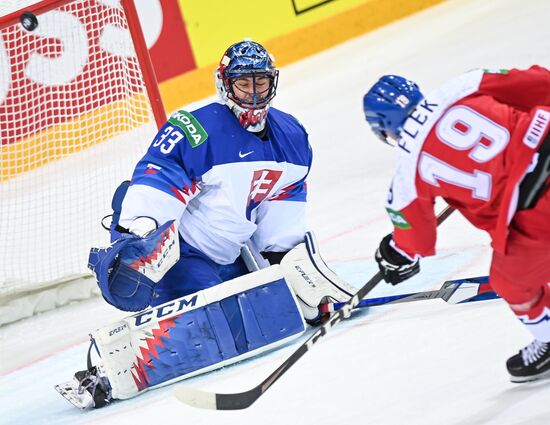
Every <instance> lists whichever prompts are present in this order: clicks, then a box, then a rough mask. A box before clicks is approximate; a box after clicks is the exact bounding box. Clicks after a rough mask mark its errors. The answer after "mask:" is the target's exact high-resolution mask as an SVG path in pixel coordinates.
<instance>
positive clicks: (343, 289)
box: [281, 232, 357, 323]
mask: <svg viewBox="0 0 550 425" xmlns="http://www.w3.org/2000/svg"><path fill="white" fill-rule="evenodd" d="M281 267H282V269H283V273H284V275H285V279H287V280H288V282H289V283H290V285H291V286H292V288H293V289H294V292H295V293H296V297H297V298H298V300H299V301H300V307H301V308H302V312H303V314H304V317H305V319H306V321H308V322H309V323H316V322H318V321H319V319H320V318H321V313H320V311H319V304H321V302H345V301H348V300H349V299H350V298H351V297H352V296H353V295H354V294H355V292H357V289H356V288H354V287H353V286H351V285H350V284H349V283H347V282H346V281H345V280H344V279H342V278H341V277H340V276H338V275H337V274H336V273H334V272H333V271H332V270H331V269H329V268H328V266H327V265H326V264H325V262H324V261H323V259H322V257H321V253H320V252H319V247H318V245H317V241H316V240H315V235H314V234H313V233H312V232H307V233H306V236H305V239H304V242H303V243H301V244H299V245H297V246H296V247H295V248H294V249H292V250H290V251H289V252H288V253H287V254H286V255H285V256H284V257H283V260H282V261H281Z"/></svg>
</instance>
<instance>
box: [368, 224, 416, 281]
mask: <svg viewBox="0 0 550 425" xmlns="http://www.w3.org/2000/svg"><path fill="white" fill-rule="evenodd" d="M374 259H375V260H376V262H377V263H378V268H379V269H380V272H381V273H382V276H383V278H384V280H385V281H386V282H388V283H391V284H392V285H397V284H398V283H401V282H403V281H404V280H407V279H409V278H410V277H413V276H414V275H415V274H417V273H418V272H419V271H420V263H419V261H418V259H417V258H416V259H414V260H411V259H410V258H408V257H406V256H405V255H403V254H401V253H400V252H399V251H398V250H397V249H396V248H395V245H394V243H393V238H392V234H391V233H390V234H389V235H387V236H386V237H384V239H382V241H381V242H380V246H379V247H378V249H377V250H376V254H375V255H374Z"/></svg>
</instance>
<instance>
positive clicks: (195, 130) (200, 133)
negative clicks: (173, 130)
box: [168, 109, 208, 148]
mask: <svg viewBox="0 0 550 425" xmlns="http://www.w3.org/2000/svg"><path fill="white" fill-rule="evenodd" d="M168 122H170V123H171V124H172V125H175V126H176V127H178V128H181V129H182V130H183V132H184V133H185V136H186V138H187V140H188V141H189V144H190V145H191V147H192V148H196V147H197V146H200V145H202V144H203V143H204V142H206V139H208V133H207V132H206V130H205V129H204V127H203V126H202V125H201V123H200V122H199V121H198V120H197V119H196V118H195V117H194V116H193V115H192V114H191V113H190V112H187V111H185V110H183V109H180V110H179V111H177V112H174V113H173V114H172V115H171V116H170V118H169V119H168Z"/></svg>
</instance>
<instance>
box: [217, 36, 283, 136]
mask: <svg viewBox="0 0 550 425" xmlns="http://www.w3.org/2000/svg"><path fill="white" fill-rule="evenodd" d="M278 77H279V70H278V69H277V68H275V65H274V63H273V57H272V56H271V55H270V54H269V53H268V52H267V50H266V49H265V48H264V47H263V46H262V45H261V44H258V43H256V42H254V41H250V40H245V41H241V42H239V43H236V44H233V45H232V46H231V47H229V48H228V49H227V50H226V52H225V53H224V54H223V57H222V59H221V61H220V64H219V66H218V68H217V69H216V72H215V79H216V88H217V90H218V94H219V95H220V98H221V100H222V102H223V103H225V104H226V105H227V106H228V107H229V109H231V111H233V113H234V114H235V116H236V117H237V118H238V119H239V122H240V123H241V125H242V126H243V127H244V128H245V129H246V130H248V131H251V132H259V131H262V130H263V129H264V128H265V123H266V119H267V113H268V110H269V106H270V104H271V100H272V99H273V98H274V97H275V94H276V91H277V80H278Z"/></svg>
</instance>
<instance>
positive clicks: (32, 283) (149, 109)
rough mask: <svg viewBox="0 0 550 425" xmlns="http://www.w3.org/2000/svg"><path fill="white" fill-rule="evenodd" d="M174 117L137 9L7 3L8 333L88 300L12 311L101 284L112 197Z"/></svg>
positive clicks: (3, 213)
mask: <svg viewBox="0 0 550 425" xmlns="http://www.w3.org/2000/svg"><path fill="white" fill-rule="evenodd" d="M25 12H32V13H31V14H28V13H27V14H25V15H24V13H25ZM22 17H26V18H27V19H26V20H22ZM33 18H35V19H33ZM22 24H24V25H22ZM165 118H166V117H165V113H164V110H163V108H162V104H161V102H160V97H159V95H158V89H157V86H156V82H155V79H154V74H153V73H152V67H151V65H150V61H149V56H148V52H147V47H146V46H145V41H144V39H143V35H142V33H141V29H140V26H139V22H138V19H137V14H136V11H135V8H134V4H133V0H121V1H118V0H76V1H71V0H44V1H38V2H37V1H36V0H35V1H34V2H33V1H28V0H27V1H25V0H8V1H6V0H3V1H2V2H0V135H1V136H0V140H1V146H0V148H1V150H0V324H2V323H6V322H7V321H9V320H10V319H8V318H6V316H11V317H12V319H11V320H14V318H15V319H18V318H21V317H24V316H28V315H30V314H33V313H34V312H36V311H38V310H43V309H47V308H51V307H52V305H51V304H52V303H53V305H54V306H55V305H59V304H62V303H64V302H66V301H70V300H71V299H72V298H73V297H74V298H81V297H85V296H86V291H89V289H84V288H85V285H84V284H83V283H82V281H81V280H77V281H76V282H78V284H77V286H78V287H80V292H81V293H80V294H78V291H77V293H75V295H69V294H67V293H65V294H63V293H61V294H60V293H59V292H57V293H54V294H50V297H49V300H47V301H45V300H44V297H38V298H35V300H34V301H33V302H32V303H31V304H33V305H30V306H29V303H28V302H27V303H26V304H25V306H26V307H25V309H27V310H28V309H29V308H30V309H31V310H32V311H21V309H22V305H23V304H15V305H13V304H11V307H7V306H8V302H9V301H13V300H14V299H18V298H19V297H21V296H22V295H30V294H36V293H38V291H41V293H44V290H50V289H51V288H56V287H59V286H60V285H59V283H60V282H67V281H74V279H79V278H88V280H89V281H91V280H92V279H89V277H90V276H91V274H90V272H89V271H88V270H87V256H88V251H89V249H90V247H92V246H98V245H105V244H107V243H108V241H109V235H108V233H107V232H106V231H105V230H103V229H102V228H101V226H100V221H101V219H102V217H104V216H105V215H106V214H108V213H109V212H110V201H111V196H112V194H113V192H114V189H115V188H116V187H117V186H118V184H119V183H120V182H121V181H122V180H124V179H128V178H129V177H130V175H131V172H132V168H133V166H134V164H135V163H136V161H137V160H138V158H139V157H140V156H142V155H143V153H144V152H145V149H146V147H147V145H148V144H149V142H150V140H152V137H153V136H154V134H155V132H156V130H157V128H158V126H159V125H160V124H162V123H163V122H164V120H165ZM84 280H86V279H84ZM94 286H95V285H94ZM88 296H89V294H88ZM45 302H46V304H47V305H44V303H45ZM6 309H7V310H6Z"/></svg>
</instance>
